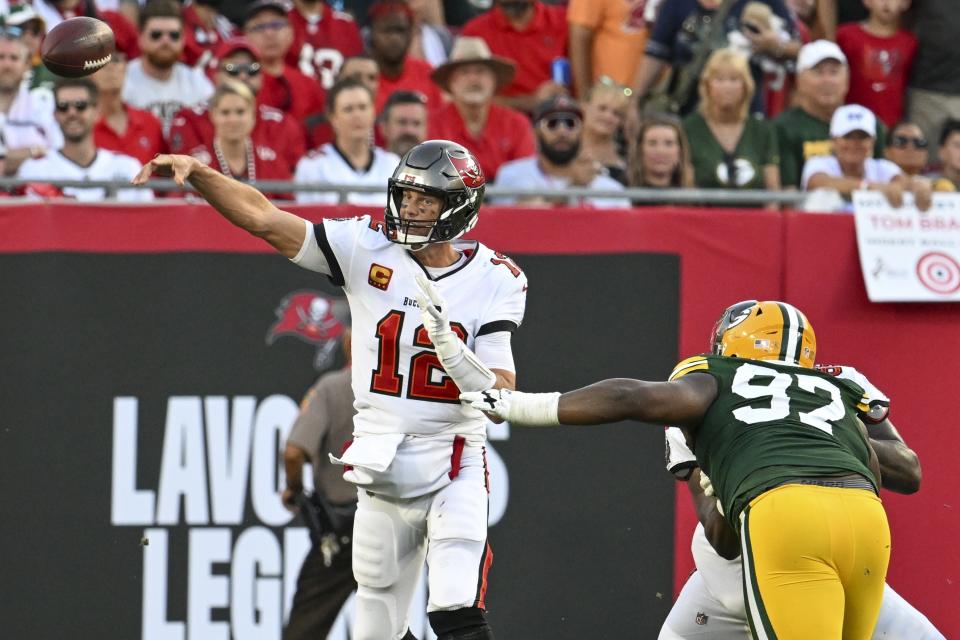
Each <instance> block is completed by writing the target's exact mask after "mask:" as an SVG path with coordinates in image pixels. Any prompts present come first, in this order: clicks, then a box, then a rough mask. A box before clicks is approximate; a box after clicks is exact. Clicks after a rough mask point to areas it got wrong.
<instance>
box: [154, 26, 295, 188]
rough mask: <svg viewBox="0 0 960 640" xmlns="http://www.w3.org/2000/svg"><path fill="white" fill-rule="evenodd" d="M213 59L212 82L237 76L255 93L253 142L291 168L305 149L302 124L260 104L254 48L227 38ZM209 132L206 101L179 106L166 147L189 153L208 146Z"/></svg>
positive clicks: (260, 84) (259, 75)
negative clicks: (269, 149) (280, 158)
mask: <svg viewBox="0 0 960 640" xmlns="http://www.w3.org/2000/svg"><path fill="white" fill-rule="evenodd" d="M214 62H215V64H216V71H214V74H213V82H214V84H215V85H217V86H219V85H221V84H223V83H224V82H226V81H228V80H237V81H240V82H242V83H243V84H245V85H247V88H249V89H250V91H252V92H253V94H254V95H255V96H257V109H256V112H255V114H256V121H255V124H254V129H253V133H252V134H251V138H252V139H253V142H254V144H257V145H261V146H267V147H272V148H274V149H276V150H277V151H278V152H280V154H281V155H282V156H283V158H284V160H285V161H286V163H287V165H288V167H289V169H290V171H291V172H292V171H293V169H294V168H295V167H296V166H297V162H299V161H300V158H302V157H303V156H304V155H306V153H307V146H306V141H305V137H304V132H303V126H302V125H301V124H300V123H299V122H297V121H296V120H294V119H293V118H292V117H291V116H289V115H287V114H285V113H284V112H283V111H280V110H279V109H276V108H274V107H271V106H268V105H266V104H263V102H262V100H261V97H260V94H261V91H262V87H263V75H264V74H263V68H262V66H261V62H260V53H259V52H258V51H257V48H256V47H254V46H253V44H251V42H250V41H249V40H247V39H246V38H231V39H230V40H226V41H224V42H221V43H220V45H219V46H218V47H217V49H216V51H215V58H214ZM213 136H214V127H213V121H212V120H211V119H210V111H209V108H208V106H207V105H204V106H202V107H187V108H185V109H181V110H180V111H178V112H177V114H176V115H175V116H174V118H173V123H172V124H171V125H170V136H169V146H170V151H171V152H172V153H189V152H190V150H191V149H195V148H197V147H199V146H206V147H210V146H211V145H212V143H213ZM148 160H149V158H148ZM144 162H146V161H144Z"/></svg>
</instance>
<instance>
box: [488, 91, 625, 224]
mask: <svg viewBox="0 0 960 640" xmlns="http://www.w3.org/2000/svg"><path fill="white" fill-rule="evenodd" d="M533 128H534V131H535V132H536V136H537V154H536V155H534V156H530V157H529V158H521V159H519V160H512V161H510V162H507V163H505V164H504V165H503V167H501V171H500V172H499V173H498V174H497V179H496V181H495V182H494V186H496V187H498V188H503V189H537V190H538V191H539V192H540V193H541V194H549V193H550V192H551V191H555V190H557V189H565V188H567V187H586V188H588V189H593V190H598V191H620V190H622V189H623V185H622V184H620V183H619V182H617V181H616V180H614V179H613V178H611V177H610V176H609V175H607V173H606V171H605V170H604V168H603V165H602V164H601V163H600V162H598V161H597V160H596V159H594V158H593V157H591V156H590V155H588V154H584V153H582V149H581V144H580V143H581V139H582V135H583V112H582V111H581V109H580V106H579V105H578V104H577V102H576V101H575V100H574V99H573V98H570V97H568V96H565V95H560V96H554V97H553V98H549V99H547V100H546V101H544V102H542V103H540V105H539V106H538V107H537V109H536V111H535V112H534V116H533ZM497 202H499V203H501V204H532V205H548V204H555V205H571V206H583V205H590V206H594V207H598V208H619V207H629V206H630V201H629V200H627V199H626V198H611V197H609V196H602V197H586V198H581V197H576V198H568V197H567V196H560V197H552V196H550V195H535V196H525V197H521V198H512V197H500V198H497Z"/></svg>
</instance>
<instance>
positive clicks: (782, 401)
mask: <svg viewBox="0 0 960 640" xmlns="http://www.w3.org/2000/svg"><path fill="white" fill-rule="evenodd" d="M758 377H763V378H770V380H769V382H765V383H764V384H755V383H754V379H756V378H758ZM794 378H796V380H797V386H798V387H800V388H801V389H803V390H804V391H807V392H809V393H812V394H816V392H817V389H821V390H823V391H826V392H827V393H829V394H830V402H829V403H828V404H826V405H824V406H822V407H820V408H818V409H814V410H813V411H809V412H806V413H804V412H798V415H799V416H800V422H802V423H804V424H808V425H810V426H811V427H816V428H817V429H820V430H821V431H824V432H826V433H829V434H830V435H833V424H831V423H832V422H834V421H836V420H840V419H841V418H843V416H844V414H845V412H844V408H843V398H842V396H841V395H840V389H838V388H837V387H836V385H834V384H831V383H830V382H828V381H827V380H824V379H823V378H818V377H816V376H808V375H804V374H802V373H795V374H793V375H791V374H789V373H783V372H781V371H777V370H775V369H770V368H768V367H761V366H758V365H755V364H743V365H740V367H739V368H737V372H736V374H734V376H733V385H732V386H731V390H732V391H733V392H734V393H735V394H737V395H738V396H740V397H742V398H748V399H757V400H759V399H761V398H769V399H770V406H769V407H763V408H756V407H740V408H739V409H736V410H734V412H733V417H734V418H736V419H737V420H739V421H740V422H745V423H746V424H756V423H758V422H770V421H771V420H780V419H782V418H786V417H787V416H788V415H789V414H790V398H789V397H788V396H787V389H788V388H789V387H790V385H791V384H793V379H794Z"/></svg>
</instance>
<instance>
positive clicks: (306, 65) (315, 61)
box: [287, 0, 363, 90]
mask: <svg viewBox="0 0 960 640" xmlns="http://www.w3.org/2000/svg"><path fill="white" fill-rule="evenodd" d="M293 5H294V6H293V9H292V10H291V11H290V14H289V17H290V25H291V27H293V46H292V47H290V50H289V51H288V52H287V64H289V65H291V66H293V67H297V68H299V69H300V72H301V73H303V74H304V75H306V76H309V77H311V78H316V79H318V80H319V81H320V84H321V85H322V86H323V88H324V90H326V89H329V88H330V87H332V86H333V82H334V80H336V78H337V72H338V71H339V70H340V65H341V64H343V60H344V59H345V58H348V57H350V56H355V55H357V54H359V53H361V52H362V51H363V41H362V40H361V39H360V30H359V29H358V28H357V24H356V23H355V22H354V21H353V17H352V16H351V15H350V14H348V13H343V12H341V11H334V10H333V9H331V8H330V7H329V6H328V5H327V3H326V2H324V1H323V0H293Z"/></svg>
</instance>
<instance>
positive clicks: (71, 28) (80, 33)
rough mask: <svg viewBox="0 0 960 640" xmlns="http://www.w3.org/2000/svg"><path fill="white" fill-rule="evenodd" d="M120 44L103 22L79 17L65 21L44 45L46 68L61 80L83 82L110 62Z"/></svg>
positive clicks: (41, 47)
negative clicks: (70, 79)
mask: <svg viewBox="0 0 960 640" xmlns="http://www.w3.org/2000/svg"><path fill="white" fill-rule="evenodd" d="M115 46H116V43H115V41H114V37H113V30H112V29H111V28H110V26H109V25H107V23H106V22H103V21H102V20H97V19H96V18H88V17H86V16H79V17H76V18H70V19H69V20H64V21H63V22H61V23H60V24H58V25H57V26H55V27H54V28H53V29H51V30H50V32H49V33H47V35H46V37H44V39H43V43H41V45H40V57H41V58H42V59H43V64H44V66H45V67H46V68H47V69H49V70H50V71H52V72H53V73H55V74H56V75H58V76H63V77H65V78H81V77H83V76H88V75H90V74H91V73H94V72H95V71H97V70H98V69H100V68H101V67H103V66H104V65H105V64H107V63H108V62H110V56H112V55H113V50H114V47H115Z"/></svg>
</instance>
